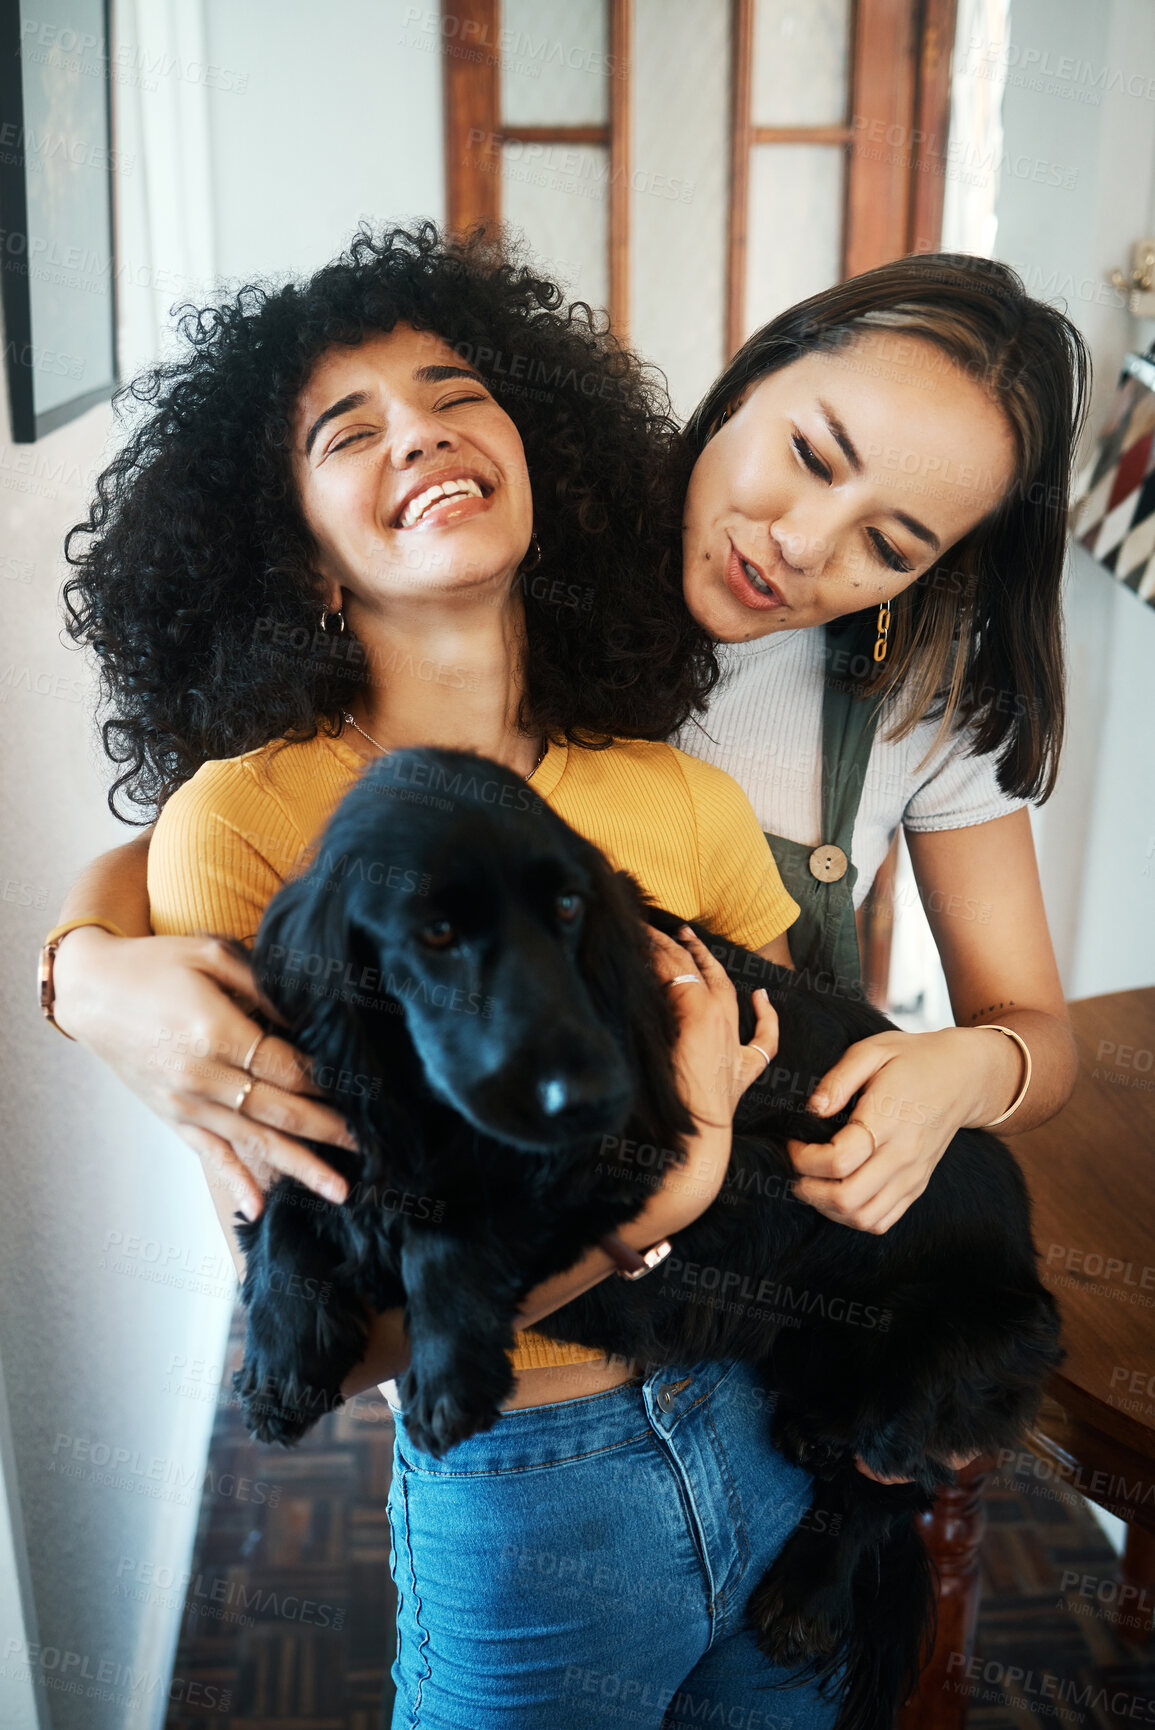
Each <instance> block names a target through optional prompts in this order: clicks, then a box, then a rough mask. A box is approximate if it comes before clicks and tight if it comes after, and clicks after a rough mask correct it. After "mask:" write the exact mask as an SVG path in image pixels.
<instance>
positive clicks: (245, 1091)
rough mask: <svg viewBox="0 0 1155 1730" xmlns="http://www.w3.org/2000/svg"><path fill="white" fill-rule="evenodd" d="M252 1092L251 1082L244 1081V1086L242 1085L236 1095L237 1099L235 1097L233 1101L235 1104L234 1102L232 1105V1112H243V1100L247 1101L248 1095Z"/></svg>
mask: <svg viewBox="0 0 1155 1730" xmlns="http://www.w3.org/2000/svg"><path fill="white" fill-rule="evenodd" d="M252 1091H253V1083H252V1081H251V1080H250V1081H246V1082H245V1085H244V1086H243V1087H242V1088H241V1090H240V1092H239V1093H238V1094H237V1097H236V1100H235V1102H234V1104H233V1110H234V1111H238V1112H239V1111H243V1110H244V1104H245V1100H246V1099H247V1098H248V1097H249V1094H250V1093H251V1092H252Z"/></svg>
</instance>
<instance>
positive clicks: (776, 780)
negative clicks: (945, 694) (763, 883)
mask: <svg viewBox="0 0 1155 1730" xmlns="http://www.w3.org/2000/svg"><path fill="white" fill-rule="evenodd" d="M823 648H824V633H823V632H822V631H821V630H820V629H818V628H816V627H812V628H810V629H808V630H800V631H778V632H775V633H773V634H772V635H771V636H768V637H761V638H759V639H758V640H757V641H755V642H752V643H723V644H720V645H719V650H718V654H719V660H720V662H721V665H722V669H723V673H722V679H721V681H720V683H719V685H718V687H717V688H716V690H715V692H714V695H713V696H712V697H711V699H710V706H709V709H708V710H707V712H706V713H705V715H702V716H700V717H698V718H697V719H696V720H691V721H689V722H687V723H686V725H685V726H684V727H683V728H682V729H681V731H680V733H679V734H678V735H677V736H676V738H675V739H674V743H675V744H676V745H679V746H680V747H681V749H682V750H683V751H686V752H688V753H689V754H690V756H692V757H701V758H702V759H703V760H704V761H705V762H707V763H715V764H717V766H718V767H719V768H720V769H725V770H726V771H727V772H728V773H729V774H731V775H732V776H733V777H734V779H735V780H736V781H737V782H739V784H740V785H741V786H742V787H743V788H744V789H745V792H746V796H747V797H748V799H749V800H750V803H751V804H752V805H753V807H754V809H755V811H756V812H757V814H758V821H759V822H760V823H761V825H762V828H763V830H764V831H765V832H766V833H767V834H770V835H784V836H786V837H787V839H788V840H791V841H798V842H801V843H803V844H804V845H806V846H813V847H817V846H818V845H819V843H820V842H822V841H824V840H825V839H826V837H825V836H824V835H823V834H822V832H821V829H822V780H821V762H822V692H823V675H824V660H823ZM938 728H939V723H938V721H937V720H928V721H922V722H920V723H919V725H918V726H917V727H916V728H915V729H914V731H913V732H912V733H910V734H908V735H907V736H906V738H904V739H897V740H890V741H888V740H886V739H885V738H884V737H883V735H884V734H885V732H886V730H887V723H886V718H885V717H884V718H883V721H882V722H881V724H880V726H879V729H878V731H877V733H876V734H875V738H874V744H873V747H872V749H871V753H870V761H869V764H868V766H867V772H866V779H865V782H864V785H863V790H862V802H861V804H860V806H859V809H858V817H857V819H856V821H855V826H854V844H853V849H852V851H853V857H854V863H855V865H856V866H857V867H858V881H857V882H856V884H855V886H854V904H855V906H856V907H858V906H861V904H862V902H863V900H864V899H865V897H866V894H867V891H868V890H869V888H870V885H871V884H872V883H873V881H874V876H875V873H876V871H877V870H878V868H879V866H880V865H881V864H882V861H883V859H885V857H886V854H887V850H888V848H889V847H890V843H891V841H892V840H893V839H894V833H895V830H896V829H897V828H898V825H899V824H900V823H901V824H903V826H904V827H905V828H906V829H908V830H910V831H911V832H913V833H915V834H925V833H928V832H931V831H937V830H940V829H967V828H970V827H971V826H972V825H974V824H976V823H989V822H991V821H992V820H993V819H994V818H996V817H1005V816H1007V815H1008V814H1009V813H1010V812H1012V811H1019V810H1021V809H1022V808H1023V806H1024V805H1025V803H1026V802H1025V800H1022V799H1011V798H1008V797H1007V795H1006V794H1005V793H1003V792H1001V791H1000V789H999V784H998V780H997V778H996V772H995V770H996V764H995V759H994V757H991V756H985V757H974V756H971V755H970V754H969V746H970V738H969V736H968V734H966V733H965V732H961V731H956V732H955V733H953V734H951V735H948V736H947V737H946V738H945V739H944V740H943V741H942V742H941V743H940V744H939V745H938V746H937V748H935V749H934V750H933V751H932V750H931V747H932V746H933V744H934V740H935V737H936V735H937V733H938ZM928 752H930V753H931V754H930V756H929V757H928V756H927V753H928ZM924 759H925V761H924Z"/></svg>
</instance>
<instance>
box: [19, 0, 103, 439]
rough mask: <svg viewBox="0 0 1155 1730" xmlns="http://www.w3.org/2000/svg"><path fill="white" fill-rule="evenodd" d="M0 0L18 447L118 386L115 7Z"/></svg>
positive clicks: (97, 0) (96, 0)
mask: <svg viewBox="0 0 1155 1730" xmlns="http://www.w3.org/2000/svg"><path fill="white" fill-rule="evenodd" d="M50 16H51V22H50V23H49V22H45V17H44V8H43V7H38V6H37V5H36V4H35V0H0V309H2V311H3V321H4V333H3V334H4V363H5V364H4V371H5V376H6V379H7V387H8V405H9V419H10V425H11V436H12V439H13V442H14V443H16V444H32V443H34V442H35V441H36V440H37V439H39V438H43V437H44V436H45V434H47V433H50V432H53V431H55V430H56V428H57V427H61V426H64V425H65V424H66V423H67V422H68V421H71V420H74V419H75V418H76V417H77V416H78V415H81V414H83V413H84V412H85V411H86V410H87V409H90V408H93V407H94V406H95V405H96V404H97V403H99V402H105V401H107V400H108V398H109V397H110V396H111V394H112V392H113V391H114V390H115V388H116V384H117V356H116V269H115V248H114V227H113V220H114V176H115V173H116V171H117V168H118V163H117V160H116V153H115V151H114V148H113V144H112V92H111V79H110V53H109V43H110V38H109V5H108V0H58V3H57V4H55V5H54V6H53V7H52V8H51V13H50Z"/></svg>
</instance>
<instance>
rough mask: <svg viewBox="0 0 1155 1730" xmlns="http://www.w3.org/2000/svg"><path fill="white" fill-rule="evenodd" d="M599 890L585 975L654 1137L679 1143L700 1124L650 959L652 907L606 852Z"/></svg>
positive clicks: (585, 934) (588, 932) (598, 861)
mask: <svg viewBox="0 0 1155 1730" xmlns="http://www.w3.org/2000/svg"><path fill="white" fill-rule="evenodd" d="M586 863H587V865H588V866H589V868H590V870H591V873H592V876H593V893H592V894H591V896H590V899H589V905H588V908H587V911H586V917H585V925H584V927H583V930H582V937H581V945H580V949H579V961H580V965H581V970H582V978H583V979H584V981H585V985H586V989H587V991H588V992H589V994H590V997H591V999H592V1001H593V1004H594V1008H595V1010H596V1012H597V1015H598V1018H599V1020H600V1021H602V1022H603V1023H604V1024H605V1025H606V1026H608V1027H612V1028H613V1029H614V1030H615V1032H616V1033H617V1035H618V1038H619V1039H620V1041H621V1048H622V1050H623V1052H624V1053H625V1056H626V1061H627V1062H628V1064H629V1066H630V1069H631V1071H632V1073H633V1075H634V1089H635V1091H634V1098H635V1102H636V1103H635V1112H636V1114H637V1115H638V1116H639V1117H641V1118H642V1120H643V1122H644V1123H645V1125H646V1127H647V1133H648V1134H659V1135H661V1136H663V1137H664V1138H666V1143H668V1145H670V1146H673V1145H674V1143H675V1142H677V1141H679V1140H680V1139H681V1138H682V1137H683V1136H686V1135H688V1134H689V1133H690V1131H691V1129H692V1128H693V1122H692V1119H691V1117H690V1114H689V1112H688V1111H687V1110H686V1107H685V1106H684V1105H683V1104H682V1100H681V1096H680V1094H679V1093H678V1088H677V1083H676V1081H675V1079H674V1069H673V1063H672V1060H671V1053H672V1051H673V1046H674V1039H675V1036H676V1033H677V1026H676V1023H675V1020H674V1016H673V1013H672V1012H671V1009H670V1005H669V1000H668V998H667V995H666V993H665V992H664V991H663V990H662V988H661V986H660V985H659V983H658V980H657V977H656V975H655V973H654V970H653V967H652V965H651V961H650V946H649V941H648V939H647V937H646V934H645V931H644V929H643V921H644V920H645V918H646V904H645V901H644V898H643V896H642V892H641V890H640V889H639V888H638V885H637V884H636V883H635V882H634V879H633V878H632V877H631V876H629V874H628V873H627V872H625V871H615V870H613V869H612V867H611V866H610V865H609V864H608V863H607V862H606V860H605V859H603V858H602V856H601V854H600V853H596V852H594V850H593V849H592V848H591V849H590V855H589V856H588V857H587V859H586Z"/></svg>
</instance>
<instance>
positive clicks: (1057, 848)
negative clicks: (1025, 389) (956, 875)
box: [994, 0, 1155, 997]
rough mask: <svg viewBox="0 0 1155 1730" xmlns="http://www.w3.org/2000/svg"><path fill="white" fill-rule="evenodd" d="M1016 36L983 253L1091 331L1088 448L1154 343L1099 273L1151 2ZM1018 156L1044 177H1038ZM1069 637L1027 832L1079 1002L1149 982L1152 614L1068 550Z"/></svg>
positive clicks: (1141, 214) (1113, 238)
mask: <svg viewBox="0 0 1155 1730" xmlns="http://www.w3.org/2000/svg"><path fill="white" fill-rule="evenodd" d="M1011 40H1012V54H1011V56H1009V57H1008V58H1009V62H1010V63H1009V65H1008V71H1007V84H1006V90H1005V94H1004V98H1003V129H1004V143H1005V151H1006V160H1007V162H1008V163H1011V164H1015V165H1017V167H1018V169H1019V170H1020V171H1019V172H1007V170H1006V168H1004V172H1003V175H1002V179H1001V182H1000V187H999V195H998V200H997V206H996V209H997V219H998V229H997V235H996V241H995V248H994V251H995V255H996V256H997V257H998V258H1001V259H1003V260H1005V261H1006V263H1008V264H1012V265H1014V267H1015V268H1016V269H1017V270H1018V271H1020V272H1021V274H1022V275H1023V277H1024V278H1025V280H1026V282H1027V286H1028V288H1030V289H1031V291H1032V292H1033V293H1035V294H1039V295H1041V296H1046V297H1048V298H1050V297H1055V298H1059V299H1060V300H1063V301H1065V302H1066V307H1067V311H1068V312H1069V314H1070V316H1071V317H1072V318H1073V319H1074V321H1075V323H1076V324H1077V325H1078V326H1079V328H1080V329H1081V331H1082V332H1083V335H1084V336H1085V337H1086V339H1087V342H1088V343H1089V345H1090V348H1091V353H1092V357H1093V361H1094V366H1095V390H1094V397H1093V402H1092V412H1091V422H1090V426H1091V434H1090V437H1091V438H1092V439H1093V436H1094V433H1095V432H1096V431H1097V429H1098V427H1099V426H1100V425H1101V424H1102V421H1103V418H1104V415H1105V413H1106V411H1107V408H1108V406H1109V404H1110V401H1111V397H1112V395H1113V393H1114V389H1115V383H1116V379H1117V376H1118V371H1119V364H1120V362H1121V360H1122V358H1123V356H1124V354H1125V353H1126V352H1127V350H1128V349H1129V348H1134V347H1135V346H1136V345H1142V344H1144V343H1146V342H1148V341H1150V334H1151V333H1150V332H1149V331H1148V330H1147V329H1146V328H1140V327H1138V326H1137V325H1136V323H1135V321H1134V320H1132V319H1131V318H1130V316H1129V315H1128V313H1127V310H1126V306H1125V304H1124V303H1123V302H1122V297H1121V296H1119V295H1118V294H1117V293H1116V292H1115V291H1114V290H1113V289H1112V288H1110V286H1109V283H1108V279H1109V276H1110V272H1111V270H1112V269H1113V268H1115V267H1117V266H1120V265H1124V264H1125V263H1126V262H1127V261H1128V260H1129V257H1130V249H1131V244H1132V242H1133V241H1135V240H1137V239H1139V238H1140V237H1141V236H1143V235H1146V234H1150V233H1153V232H1155V227H1153V224H1155V203H1153V198H1155V101H1152V100H1151V99H1150V91H1151V90H1152V89H1155V83H1152V82H1151V81H1155V9H1153V8H1152V7H1151V5H1150V4H1149V0H1099V3H1098V4H1096V5H1094V6H1087V5H1086V4H1085V3H1084V0H1012V4H1011ZM1033 52H1034V53H1037V54H1038V55H1047V56H1049V62H1043V63H1042V64H1044V65H1046V64H1048V63H1049V65H1050V66H1052V67H1055V68H1058V66H1059V63H1060V62H1061V61H1063V60H1064V59H1067V60H1069V61H1070V62H1073V63H1074V65H1075V67H1076V71H1075V73H1074V78H1073V79H1072V78H1070V77H1068V78H1063V79H1060V78H1058V77H1055V76H1053V75H1050V76H1048V75H1043V74H1040V72H1039V67H1040V60H1039V59H1034V58H1033V59H1032V60H1031V61H1030V62H1028V61H1027V55H1028V54H1032V53H1033ZM1082 68H1088V69H1091V76H1090V77H1089V78H1086V79H1085V82H1083V84H1082V88H1083V90H1084V92H1086V91H1088V90H1091V91H1094V93H1095V94H1097V95H1098V96H1099V100H1098V101H1097V102H1090V101H1079V100H1075V99H1073V98H1072V97H1071V96H1069V95H1065V94H1060V93H1057V92H1054V91H1050V90H1047V89H1043V90H1041V91H1040V90H1035V89H1031V88H1030V87H1029V84H1030V81H1031V79H1032V78H1036V77H1040V76H1041V77H1042V81H1043V82H1044V84H1047V83H1055V84H1058V85H1059V86H1060V90H1068V89H1069V88H1070V85H1071V83H1072V82H1075V83H1076V84H1078V82H1079V81H1080V80H1082V79H1083V78H1084V74H1083V72H1082ZM1097 80H1101V85H1100V83H1098V82H1096V81H1097ZM1132 90H1133V91H1137V92H1140V93H1139V94H1131V93H1130V92H1131V91H1132ZM1144 92H1145V93H1146V94H1144ZM1027 163H1030V164H1031V165H1034V164H1035V163H1043V164H1045V165H1047V168H1048V169H1049V167H1050V166H1051V165H1053V166H1054V168H1055V171H1056V173H1055V174H1054V175H1052V174H1051V173H1050V172H1045V174H1044V178H1043V180H1042V181H1039V180H1036V179H1035V178H1034V168H1033V166H1032V169H1031V172H1030V173H1027V172H1026V171H1025V165H1026V164H1027ZM1054 178H1057V179H1058V180H1059V181H1060V184H1059V185H1051V184H1048V182H1049V181H1050V180H1051V179H1054ZM1072 179H1073V181H1074V184H1073V185H1069V184H1065V183H1066V182H1069V181H1071V180H1072ZM1066 628H1067V641H1068V651H1069V655H1070V674H1071V676H1070V719H1069V732H1068V739H1067V745H1066V751H1065V755H1064V760H1063V767H1062V770H1061V776H1060V783H1059V787H1058V789H1057V791H1056V793H1055V796H1054V797H1053V798H1052V799H1051V801H1050V802H1049V803H1048V804H1047V805H1045V806H1044V807H1043V808H1042V809H1041V810H1040V811H1038V812H1037V813H1036V814H1035V834H1036V840H1037V844H1038V848H1039V855H1040V866H1041V870H1042V874H1043V886H1044V892H1045V894H1046V898H1047V906H1048V913H1049V916H1050V919H1051V924H1052V929H1053V932H1054V937H1055V943H1056V949H1057V952H1058V955H1059V961H1060V966H1061V969H1062V973H1063V981H1064V986H1065V988H1066V991H1067V994H1068V996H1070V997H1090V996H1095V995H1097V994H1098V993H1100V992H1106V991H1120V990H1124V989H1126V988H1128V987H1130V986H1135V985H1149V984H1151V983H1152V982H1153V981H1155V768H1153V763H1155V750H1153V747H1155V717H1153V712H1152V707H1151V669H1152V667H1155V608H1152V607H1149V606H1147V605H1145V604H1144V603H1143V602H1141V601H1140V600H1138V598H1137V597H1136V596H1135V595H1134V594H1132V593H1131V592H1129V591H1127V590H1125V589H1123V588H1122V587H1121V586H1120V585H1119V584H1117V583H1116V582H1115V581H1114V579H1113V578H1112V577H1111V576H1110V575H1109V574H1108V573H1107V572H1106V571H1104V570H1102V569H1101V568H1100V567H1099V566H1097V565H1096V564H1095V563H1094V561H1093V560H1092V559H1091V558H1090V557H1089V556H1087V555H1086V554H1085V553H1084V551H1083V549H1082V548H1080V547H1075V548H1074V549H1073V556H1072V560H1071V569H1070V575H1069V579H1068V585H1067V600H1066Z"/></svg>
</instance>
